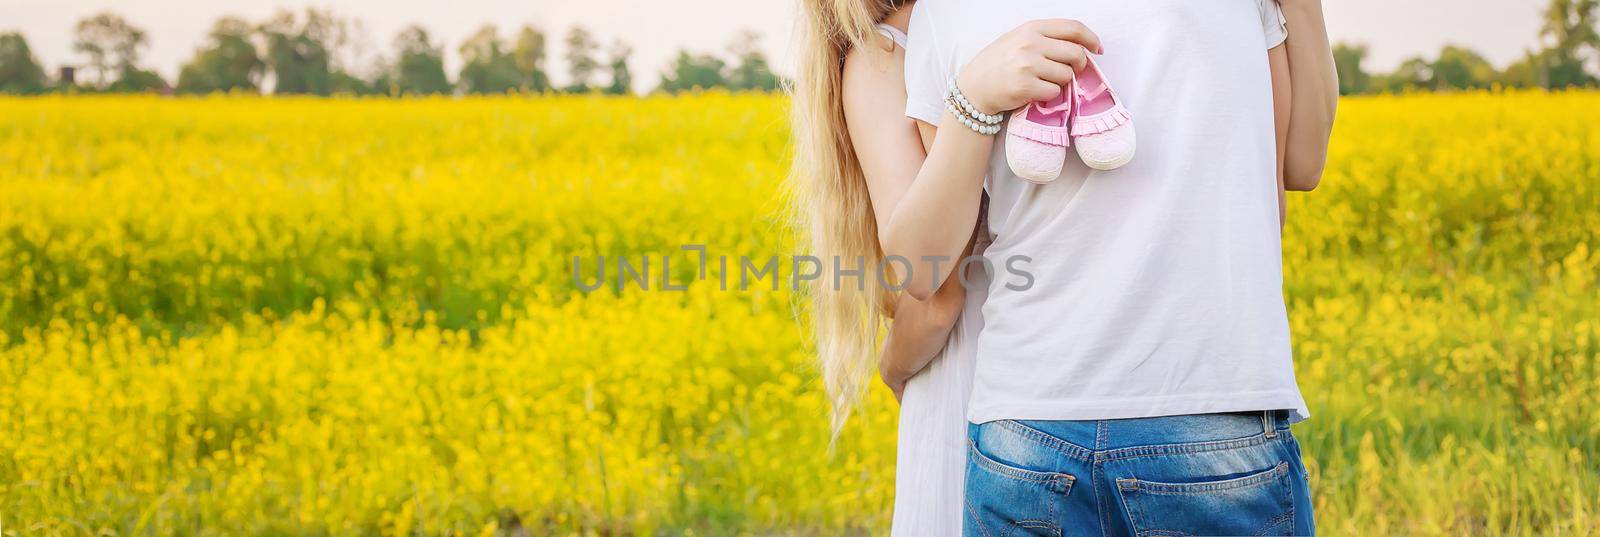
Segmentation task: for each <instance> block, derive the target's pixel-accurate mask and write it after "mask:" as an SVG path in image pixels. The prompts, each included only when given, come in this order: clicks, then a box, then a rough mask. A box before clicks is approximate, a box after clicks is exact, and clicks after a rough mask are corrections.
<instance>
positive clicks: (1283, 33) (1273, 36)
mask: <svg viewBox="0 0 1600 537" xmlns="http://www.w3.org/2000/svg"><path fill="white" fill-rule="evenodd" d="M1256 3H1257V4H1258V5H1259V6H1260V7H1261V30H1262V32H1263V33H1264V34H1265V35H1266V36H1267V49H1268V50H1270V49H1273V48H1277V46H1278V45H1282V44H1283V41H1284V40H1285V39H1288V38H1289V26H1288V21H1287V20H1286V19H1284V18H1283V8H1281V7H1279V6H1278V0H1256ZM913 14H915V13H913Z"/></svg>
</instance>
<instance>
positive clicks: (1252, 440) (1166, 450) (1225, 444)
mask: <svg viewBox="0 0 1600 537" xmlns="http://www.w3.org/2000/svg"><path fill="white" fill-rule="evenodd" d="M1267 442H1268V439H1267V438H1266V436H1264V435H1262V434H1256V435H1251V436H1246V437H1244V438H1235V439H1232V440H1211V441H1207V442H1191V443H1187V444H1164V445H1156V446H1134V447H1126V448H1119V449H1113V450H1108V451H1099V452H1095V454H1094V458H1095V459H1097V460H1103V461H1116V460H1125V459H1136V458H1140V457H1154V456H1159V455H1179V454H1185V453H1204V452H1207V451H1220V450H1225V449H1237V448H1245V447H1251V446H1258V445H1261V444H1265V443H1267Z"/></svg>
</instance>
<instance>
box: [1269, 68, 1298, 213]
mask: <svg viewBox="0 0 1600 537" xmlns="http://www.w3.org/2000/svg"><path fill="white" fill-rule="evenodd" d="M1287 49H1288V46H1287V45H1278V46H1276V47H1272V49H1271V50H1268V51H1267V65H1269V66H1270V67H1271V68H1272V119H1273V126H1274V127H1275V129H1274V130H1275V131H1276V134H1277V136H1276V140H1277V142H1278V143H1277V154H1278V159H1277V167H1276V168H1274V173H1273V176H1274V177H1276V178H1277V180H1278V225H1280V226H1281V225H1283V224H1284V222H1286V221H1287V219H1288V205H1287V204H1286V203H1285V200H1284V194H1283V191H1284V184H1283V158H1284V154H1285V153H1286V152H1287V150H1288V148H1289V116H1290V115H1291V114H1292V113H1293V105H1292V103H1293V102H1294V88H1293V85H1292V83H1291V82H1290V80H1289V51H1288V50H1287Z"/></svg>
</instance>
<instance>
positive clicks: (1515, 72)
mask: <svg viewBox="0 0 1600 537" xmlns="http://www.w3.org/2000/svg"><path fill="white" fill-rule="evenodd" d="M1545 56H1546V55H1545V54H1544V52H1542V51H1541V52H1535V51H1531V50H1530V51H1527V52H1525V53H1523V55H1522V59H1520V60H1517V61H1515V62H1512V63H1511V65H1507V66H1506V68H1505V70H1503V71H1500V77H1499V81H1500V84H1501V85H1503V86H1505V87H1508V88H1544V87H1549V85H1550V82H1549V79H1548V78H1546V76H1545V75H1546V73H1545V69H1544V67H1545Z"/></svg>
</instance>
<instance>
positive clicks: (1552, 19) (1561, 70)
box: [1539, 0, 1600, 88]
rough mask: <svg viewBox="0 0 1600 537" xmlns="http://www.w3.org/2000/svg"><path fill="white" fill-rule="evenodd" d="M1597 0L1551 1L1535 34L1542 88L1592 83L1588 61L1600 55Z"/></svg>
mask: <svg viewBox="0 0 1600 537" xmlns="http://www.w3.org/2000/svg"><path fill="white" fill-rule="evenodd" d="M1597 24H1600V0H1551V1H1550V5H1549V6H1548V7H1546V8H1545V12H1544V25H1543V27H1542V28H1541V29H1540V31H1539V36H1540V37H1541V38H1543V39H1544V40H1545V41H1546V48H1545V50H1544V52H1543V54H1541V56H1543V58H1542V60H1543V61H1542V62H1541V63H1542V64H1543V67H1544V71H1545V74H1544V77H1543V79H1544V81H1545V85H1546V87H1551V88H1564V87H1568V86H1593V85H1595V83H1596V78H1595V76H1594V75H1593V74H1591V73H1589V71H1588V64H1589V63H1591V62H1593V61H1595V60H1596V57H1597V56H1600V30H1597V29H1596V25H1597Z"/></svg>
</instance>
